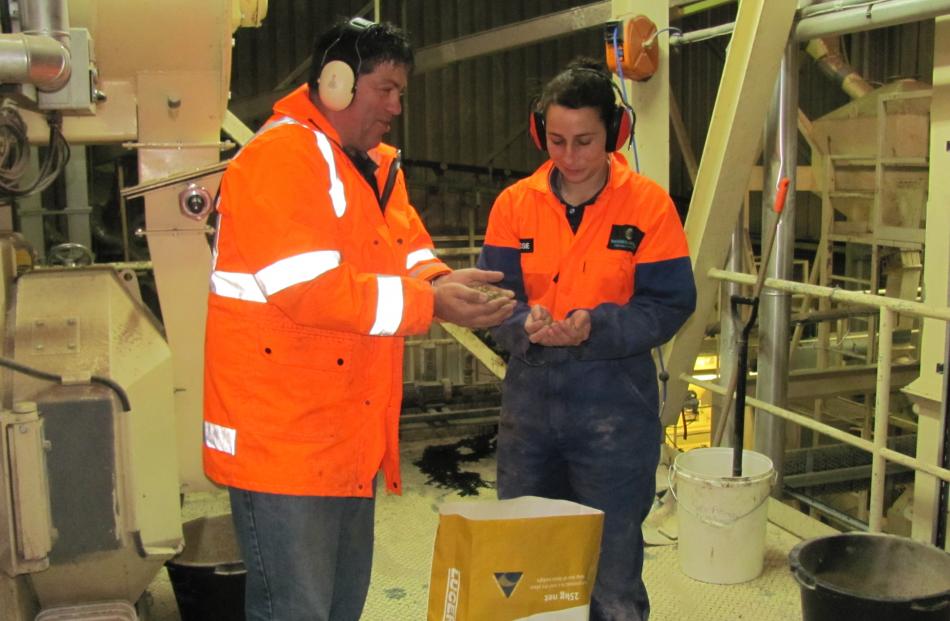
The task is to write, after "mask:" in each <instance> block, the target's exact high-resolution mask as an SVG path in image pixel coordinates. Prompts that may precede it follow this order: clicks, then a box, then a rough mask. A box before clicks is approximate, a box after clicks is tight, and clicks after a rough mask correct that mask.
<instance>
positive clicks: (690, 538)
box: [670, 448, 775, 584]
mask: <svg viewBox="0 0 950 621" xmlns="http://www.w3.org/2000/svg"><path fill="white" fill-rule="evenodd" d="M742 475H743V476H741V477H734V476H732V449H731V448H699V449H693V450H692V451H689V452H687V453H681V454H680V455H678V456H677V457H676V460H675V461H674V462H673V467H672V468H671V469H670V490H671V491H672V492H673V495H674V496H675V497H676V500H677V503H676V506H677V508H676V513H677V518H678V521H679V540H678V542H677V547H678V554H679V562H680V569H682V571H683V573H684V574H686V575H687V576H689V577H690V578H694V579H696V580H700V581H702V582H712V583H714V584H735V583H738V582H746V581H748V580H752V579H754V578H756V577H757V576H758V575H759V574H761V573H762V564H763V562H764V560H765V526H766V521H767V518H768V509H767V502H766V501H768V498H769V493H770V491H771V488H772V484H773V483H774V482H775V471H774V469H773V468H772V460H771V459H769V458H768V457H766V456H765V455H762V454H761V453H756V452H754V451H742Z"/></svg>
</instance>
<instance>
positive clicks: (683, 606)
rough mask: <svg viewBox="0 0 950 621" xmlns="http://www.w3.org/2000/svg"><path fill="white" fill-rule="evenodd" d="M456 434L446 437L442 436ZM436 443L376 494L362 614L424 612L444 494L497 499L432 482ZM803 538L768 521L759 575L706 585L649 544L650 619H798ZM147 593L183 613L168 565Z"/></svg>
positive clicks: (480, 467) (207, 500) (211, 509)
mask: <svg viewBox="0 0 950 621" xmlns="http://www.w3.org/2000/svg"><path fill="white" fill-rule="evenodd" d="M453 441H454V440H452V439H446V440H444V442H445V443H452V442H453ZM434 442H442V441H433V440H428V441H424V442H423V441H415V442H407V443H404V444H403V476H404V480H403V487H404V490H405V491H404V494H403V496H401V497H396V496H387V495H385V494H384V495H382V496H380V497H379V499H378V504H377V517H376V551H375V559H374V566H373V578H372V583H371V585H370V592H369V596H368V599H367V602H366V608H365V612H364V615H363V619H364V620H365V621H415V620H422V619H425V618H426V610H427V598H428V582H429V571H430V566H431V560H432V546H433V541H434V537H435V531H436V527H437V525H438V507H439V505H440V504H441V503H442V502H445V501H455V500H465V501H472V502H477V501H478V500H488V499H493V498H494V491H493V490H492V489H484V490H482V492H481V494H480V495H479V496H477V497H472V496H469V497H464V498H463V497H461V496H460V495H459V493H458V492H457V491H456V490H448V489H439V488H437V487H434V486H432V485H427V484H426V476H425V475H424V474H423V473H422V472H421V471H420V470H419V468H417V467H415V466H414V465H413V462H415V461H417V460H418V459H419V458H420V457H421V455H422V451H423V449H424V448H425V447H426V446H428V445H430V444H432V443H434ZM462 467H463V469H464V470H467V471H472V472H476V473H478V474H480V475H481V477H482V478H483V479H484V480H485V481H487V482H493V481H494V478H495V473H494V470H495V466H494V460H493V458H491V457H489V458H485V459H481V460H479V461H476V462H471V463H465V464H462ZM774 504H777V503H774ZM227 510H228V507H227V498H226V495H225V494H223V493H217V494H197V495H195V496H193V497H189V498H187V499H186V504H185V507H184V512H185V516H186V520H187V519H191V518H193V517H197V516H201V515H216V514H220V513H225V512H227ZM770 511H771V508H770ZM799 541H800V539H799V538H798V537H796V536H795V535H792V534H791V533H790V532H788V531H786V530H784V529H782V528H780V527H778V526H776V525H774V524H772V523H770V524H769V526H768V537H767V547H766V553H765V569H764V571H763V573H762V575H761V576H760V577H759V578H757V579H755V580H752V581H750V582H747V583H744V584H738V585H729V586H724V585H715V584H706V583H702V582H698V581H696V580H693V579H691V578H689V577H687V576H685V575H684V574H683V573H682V572H681V571H680V569H679V564H678V559H677V551H676V546H675V545H665V546H650V547H648V548H647V550H646V562H645V567H644V580H645V582H646V584H647V588H648V590H649V592H650V597H651V601H652V607H653V612H652V614H651V619H652V620H653V621H667V620H693V619H702V620H703V621H735V620H737V619H738V620H742V619H745V620H750V621H799V620H800V619H801V618H802V617H801V604H800V599H799V598H800V594H799V588H798V585H797V584H796V583H795V581H794V579H793V578H792V576H791V574H790V573H789V570H788V567H787V562H786V559H787V556H788V552H789V550H790V549H791V548H792V547H793V546H794V545H795V544H796V543H798V542H799ZM149 596H150V598H151V606H150V611H149V613H148V620H149V621H178V620H179V619H180V617H179V615H178V610H177V606H176V605H175V600H174V595H173V593H172V590H171V586H170V583H169V581H168V578H167V574H166V573H165V571H164V570H163V571H162V572H161V574H160V575H159V576H157V577H156V579H155V581H154V582H153V584H152V585H151V587H150V589H149ZM222 621H227V620H222Z"/></svg>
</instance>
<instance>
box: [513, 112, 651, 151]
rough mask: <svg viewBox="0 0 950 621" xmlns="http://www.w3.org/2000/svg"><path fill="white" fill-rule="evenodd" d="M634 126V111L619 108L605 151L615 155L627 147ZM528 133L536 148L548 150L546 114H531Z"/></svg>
mask: <svg viewBox="0 0 950 621" xmlns="http://www.w3.org/2000/svg"><path fill="white" fill-rule="evenodd" d="M633 125H634V116H633V110H631V109H630V108H628V107H626V106H617V107H616V109H615V110H614V112H613V118H612V119H611V120H610V123H609V125H608V127H607V141H606V142H605V143H604V150H605V151H607V153H613V152H614V151H619V150H620V149H623V148H624V147H626V146H627V143H628V142H629V140H630V134H632V133H633ZM528 133H529V134H530V135H531V141H532V142H534V146H536V147H537V148H538V149H540V150H541V151H547V150H548V140H547V131H546V129H545V127H544V114H542V113H541V112H538V111H537V110H533V111H532V112H531V116H530V117H529V118H528Z"/></svg>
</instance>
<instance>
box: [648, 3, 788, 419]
mask: <svg viewBox="0 0 950 621" xmlns="http://www.w3.org/2000/svg"><path fill="white" fill-rule="evenodd" d="M766 5H768V6H767V7H766ZM796 6H797V2H795V0H768V1H767V2H766V0H744V1H743V2H741V3H740V4H739V13H738V16H737V19H736V30H735V33H734V34H733V36H732V41H731V42H730V44H729V49H728V52H727V53H726V63H725V67H724V68H723V74H722V81H721V82H720V85H719V93H718V95H717V96H716V105H715V107H714V109H713V114H712V122H711V123H710V127H709V135H708V137H707V138H706V146H705V148H704V149H703V156H702V159H701V161H700V164H699V175H698V176H697V178H696V186H695V189H694V191H693V199H692V202H691V203H690V207H689V214H688V216H687V218H686V235H687V237H688V239H689V245H690V258H691V259H692V262H693V269H694V271H695V273H696V275H697V277H696V280H697V282H696V289H697V304H696V312H695V313H694V314H693V316H692V317H691V318H690V320H689V321H688V322H687V323H686V325H684V326H683V328H682V329H681V330H680V332H679V334H677V336H676V337H675V338H674V340H673V342H672V346H671V347H669V348H668V349H667V352H666V353H667V355H666V358H667V368H668V369H669V372H670V378H671V381H670V386H669V393H668V396H667V400H666V403H665V404H664V406H663V411H662V415H661V416H662V419H663V424H664V425H670V424H672V423H673V421H675V420H676V417H677V415H678V414H679V411H680V407H681V406H682V404H683V399H684V397H685V396H686V386H687V385H686V382H684V381H683V380H682V379H681V375H682V374H683V373H689V372H691V371H692V368H693V364H694V362H695V360H696V355H697V354H698V353H699V349H700V346H701V344H702V340H703V336H704V334H705V330H706V323H707V322H708V320H709V318H710V315H711V314H712V311H713V309H714V307H715V303H716V299H717V298H718V296H719V284H718V283H716V282H714V281H712V280H711V279H709V278H707V277H706V274H707V273H708V272H709V269H710V268H715V267H718V266H721V265H723V263H724V261H725V259H726V254H727V253H728V252H729V240H730V237H731V235H732V231H733V229H734V227H735V223H736V220H737V218H738V215H739V209H740V207H741V205H742V196H743V194H744V193H745V191H746V187H747V186H748V182H749V175H750V174H751V172H752V165H753V164H754V162H755V156H756V151H757V149H758V146H759V138H760V134H759V129H760V128H761V127H762V126H763V124H764V122H765V115H766V112H767V110H768V107H769V102H770V98H771V94H772V86H773V85H774V84H775V76H776V75H777V73H778V68H779V64H780V62H781V60H782V56H783V54H784V52H785V47H786V45H785V44H786V42H787V41H788V37H789V31H790V29H791V25H792V18H793V17H794V15H795V9H796Z"/></svg>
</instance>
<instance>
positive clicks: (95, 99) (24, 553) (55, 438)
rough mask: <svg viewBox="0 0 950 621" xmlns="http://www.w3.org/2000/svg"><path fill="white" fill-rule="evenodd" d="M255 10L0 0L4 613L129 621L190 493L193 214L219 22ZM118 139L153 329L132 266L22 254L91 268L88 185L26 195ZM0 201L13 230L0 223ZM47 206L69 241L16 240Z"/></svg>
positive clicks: (196, 459)
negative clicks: (129, 169) (126, 152)
mask: <svg viewBox="0 0 950 621" xmlns="http://www.w3.org/2000/svg"><path fill="white" fill-rule="evenodd" d="M266 7H267V3H266V0H208V1H205V2H199V3H194V2H188V1H187V0H170V1H164V2H160V3H138V2H134V3H132V2H126V1H125V0H72V1H69V2H67V0H19V1H18V2H15V1H12V0H2V1H0V23H2V29H3V33H2V34H0V83H2V87H0V98H2V105H0V123H2V125H0V147H2V150H0V185H2V188H3V191H2V192H0V195H2V196H3V197H5V198H4V199H2V200H5V201H6V202H5V203H2V204H0V230H4V231H8V233H7V234H5V235H3V236H2V238H0V273H2V275H0V300H2V302H3V313H2V314H0V330H2V335H3V336H2V339H3V341H2V342H3V348H2V357H3V361H2V363H3V371H2V382H3V384H2V388H0V397H2V401H0V432H2V442H0V447H2V448H0V453H2V455H0V456H2V465H0V474H2V476H0V481H2V483H0V487H2V490H3V491H2V494H0V618H2V619H4V620H10V621H23V620H26V619H33V618H34V616H35V615H37V614H38V613H40V614H41V615H43V616H42V617H41V618H43V619H44V620H45V619H50V620H52V619H59V618H67V617H68V618H71V619H72V618H87V616H90V615H93V614H99V613H101V612H102V611H103V610H109V611H110V614H113V615H116V616H114V617H113V616H110V617H109V618H125V617H124V616H122V615H130V617H129V618H135V612H134V609H133V608H132V605H134V604H135V603H136V602H137V601H138V600H139V599H140V597H141V595H142V594H143V592H144V591H145V589H146V587H147V586H148V584H149V583H150V582H151V581H152V580H153V578H154V577H155V575H156V573H157V572H158V570H159V569H160V568H161V567H162V564H163V563H164V562H165V561H166V560H168V559H169V558H171V557H172V556H174V555H175V554H177V553H178V552H180V551H181V549H182V528H181V512H180V501H181V494H182V493H183V491H184V490H193V489H199V488H201V487H202V486H205V487H207V486H209V484H208V483H207V481H205V480H204V477H203V475H202V473H201V469H200V450H198V447H199V443H200V438H201V433H200V416H201V407H200V406H201V399H200V394H201V392H200V382H201V356H200V347H201V346H202V343H203V331H204V316H203V309H204V304H203V300H204V298H205V295H206V292H207V273H208V269H209V266H210V251H209V248H208V243H207V236H206V232H207V226H206V223H205V219H206V217H207V214H208V213H209V211H210V208H211V197H212V196H213V194H214V191H215V189H216V183H217V180H218V178H219V175H220V168H214V167H215V166H217V165H218V162H219V161H220V159H221V155H220V154H221V151H222V147H223V146H224V145H223V143H222V141H221V138H220V136H221V133H220V132H221V127H222V125H223V124H224V120H225V113H226V105H227V100H228V87H229V81H230V68H231V65H230V56H231V47H232V45H233V40H232V38H231V37H232V33H233V31H234V30H235V29H237V28H238V27H239V26H255V25H259V24H260V22H261V20H262V19H263V17H264V14H265V12H266ZM120 143H121V145H122V146H123V147H124V148H125V149H130V150H134V151H135V152H136V154H137V165H138V170H137V171H136V172H137V178H138V186H136V188H133V189H132V191H131V192H130V195H136V193H135V190H136V189H138V190H140V192H139V194H137V195H139V196H144V202H145V212H146V216H145V221H144V226H142V227H141V230H140V232H139V234H140V236H143V237H144V238H145V239H146V240H147V242H148V244H149V247H150V255H151V260H152V262H153V263H152V267H153V269H154V272H155V278H156V280H157V281H158V282H159V284H160V286H162V287H167V288H168V290H177V292H178V293H179V295H177V296H176V297H175V298H174V299H171V298H169V299H163V300H161V314H162V322H161V323H160V322H159V321H158V320H157V319H156V317H155V315H154V313H153V312H152V311H151V310H149V308H148V307H147V306H146V305H145V304H144V303H143V302H142V297H141V295H140V290H139V283H138V279H137V276H136V272H135V271H133V270H132V269H127V268H123V266H118V268H117V267H115V266H98V265H94V266H88V267H63V268H59V269H38V268H39V267H41V266H34V265H32V263H33V259H34V258H35V256H36V255H38V254H39V255H43V254H46V255H47V258H48V259H56V258H58V259H59V263H60V264H61V265H66V266H77V265H79V266H81V265H84V264H88V263H91V262H92V256H91V254H90V253H89V252H88V250H86V248H88V247H89V242H88V237H89V231H88V225H87V226H86V230H85V232H83V230H82V228H81V227H78V226H73V225H74V222H78V220H79V219H81V218H86V221H87V222H88V218H89V211H90V210H89V209H88V208H87V207H86V206H87V205H89V198H88V196H79V197H77V196H70V197H69V201H68V202H69V205H70V207H69V208H68V209H67V210H65V211H63V210H60V211H50V210H47V209H44V207H43V205H41V204H40V200H39V195H38V192H40V191H42V190H43V189H44V188H45V187H48V186H50V184H51V183H52V182H53V180H54V179H55V178H56V177H57V176H59V175H60V174H65V176H66V177H69V176H70V175H78V176H79V179H81V180H83V181H84V180H85V178H86V175H87V174H88V170H87V168H86V166H87V160H86V145H90V144H116V145H117V144H120ZM30 144H34V145H42V146H45V147H46V148H45V149H44V150H43V152H39V150H38V149H36V148H35V147H32V148H31V146H30ZM31 151H32V152H31ZM67 161H68V163H67ZM208 166H210V167H211V168H212V170H211V171H210V172H207V173H206V172H204V171H203V170H202V167H208ZM195 170H198V171H199V172H197V173H195V172H194V171H195ZM85 185H86V184H85V183H74V184H69V183H67V186H68V188H73V187H80V188H83V187H85ZM30 195H32V196H30ZM11 198H16V199H17V200H18V205H17V207H18V209H17V212H16V215H17V219H18V225H19V226H18V227H17V228H18V230H20V231H22V234H23V235H22V236H21V235H20V234H19V233H17V234H13V233H12V230H13V225H14V217H13V210H12V205H11V204H10V199H11ZM53 218H56V219H65V220H66V221H67V227H68V228H69V239H70V242H72V243H70V244H67V245H63V246H59V247H54V248H51V249H49V252H48V253H47V251H46V249H45V248H44V247H43V244H42V243H40V244H38V245H37V246H33V247H32V248H31V247H30V245H29V244H28V243H26V242H25V240H29V239H30V238H34V239H35V238H36V237H37V236H38V237H39V239H40V240H41V242H42V239H43V231H44V229H45V228H47V226H48V224H47V223H48V221H49V220H50V219H53ZM84 235H85V239H84ZM24 236H25V237H24ZM75 242H80V243H78V244H77V243H75ZM83 242H84V243H83ZM178 347H181V350H180V353H181V355H180V356H176V360H175V363H174V365H173V364H172V355H171V351H172V350H173V349H176V348H178ZM189 352H194V354H195V355H189ZM182 438H187V440H182ZM185 455H187V456H188V458H187V460H186V461H187V463H184V462H180V461H179V457H180V456H185ZM70 615H71V616H70ZM96 618H101V617H96Z"/></svg>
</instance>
